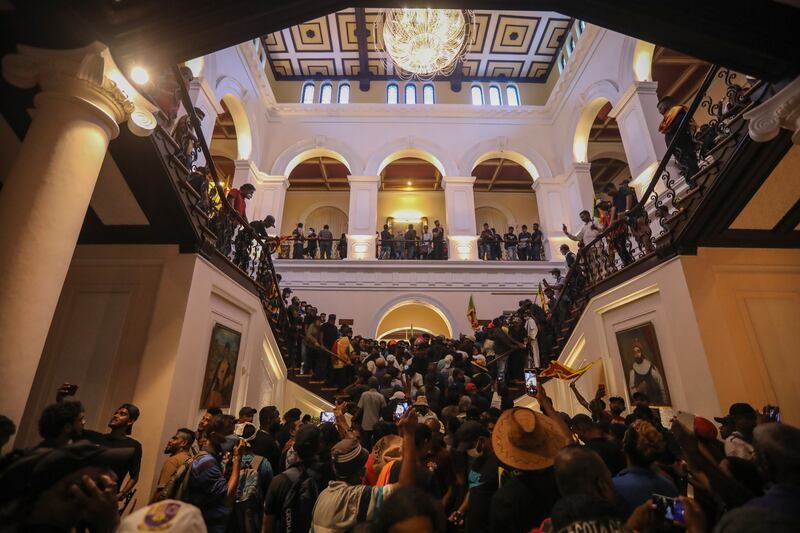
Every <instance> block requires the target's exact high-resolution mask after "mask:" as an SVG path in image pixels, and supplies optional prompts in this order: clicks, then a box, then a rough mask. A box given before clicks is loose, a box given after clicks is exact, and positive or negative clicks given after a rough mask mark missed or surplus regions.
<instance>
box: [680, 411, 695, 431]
mask: <svg viewBox="0 0 800 533" xmlns="http://www.w3.org/2000/svg"><path fill="white" fill-rule="evenodd" d="M675 418H676V419H678V422H680V423H681V425H682V426H683V427H685V428H686V429H687V430H688V431H689V434H690V435H694V413H685V412H683V411H678V414H677V415H675Z"/></svg>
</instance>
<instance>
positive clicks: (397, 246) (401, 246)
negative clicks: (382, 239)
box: [394, 230, 406, 259]
mask: <svg viewBox="0 0 800 533" xmlns="http://www.w3.org/2000/svg"><path fill="white" fill-rule="evenodd" d="M405 238H406V236H405V233H403V230H397V234H396V235H395V236H394V258H395V259H402V258H403V252H404V251H405Z"/></svg>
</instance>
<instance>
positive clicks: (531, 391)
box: [525, 368, 539, 396]
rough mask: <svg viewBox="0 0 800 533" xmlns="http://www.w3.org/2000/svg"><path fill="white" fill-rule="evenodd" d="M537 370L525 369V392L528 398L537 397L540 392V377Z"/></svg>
mask: <svg viewBox="0 0 800 533" xmlns="http://www.w3.org/2000/svg"><path fill="white" fill-rule="evenodd" d="M537 372H538V370H537V369H536V368H526V369H525V392H526V393H527V394H528V396H536V394H537V393H538V392H539V377H538V375H537Z"/></svg>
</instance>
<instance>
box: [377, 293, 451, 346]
mask: <svg viewBox="0 0 800 533" xmlns="http://www.w3.org/2000/svg"><path fill="white" fill-rule="evenodd" d="M412 329H413V330H414V331H415V332H421V331H422V332H425V333H430V334H432V335H444V336H448V337H449V336H451V335H452V328H451V327H450V324H449V323H448V322H447V319H446V318H445V317H444V315H443V313H442V312H441V311H440V310H438V309H437V308H435V307H434V306H432V305H431V304H428V303H425V302H415V301H409V302H406V303H401V304H399V305H396V306H394V307H393V308H392V309H390V310H389V311H387V312H386V313H385V314H384V315H383V317H381V319H380V321H379V323H378V327H377V329H376V330H375V338H377V339H381V338H385V337H387V336H391V335H393V334H394V335H395V337H394V338H396V337H397V336H398V335H397V334H400V335H399V336H401V337H402V336H404V335H405V334H406V333H407V332H408V333H410V331H411V330H412Z"/></svg>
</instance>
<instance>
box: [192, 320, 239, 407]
mask: <svg viewBox="0 0 800 533" xmlns="http://www.w3.org/2000/svg"><path fill="white" fill-rule="evenodd" d="M241 341H242V334H241V333H240V332H238V331H234V330H232V329H231V328H229V327H226V326H223V325H222V324H214V329H213V330H212V331H211V344H210V346H209V347H208V359H207V360H206V371H205V374H204V375H203V393H202V395H201V396H200V409H208V408H209V407H219V408H221V409H225V408H228V407H230V406H231V396H232V394H233V381H234V378H235V377H236V364H237V363H238V361H239V345H240V344H241Z"/></svg>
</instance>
